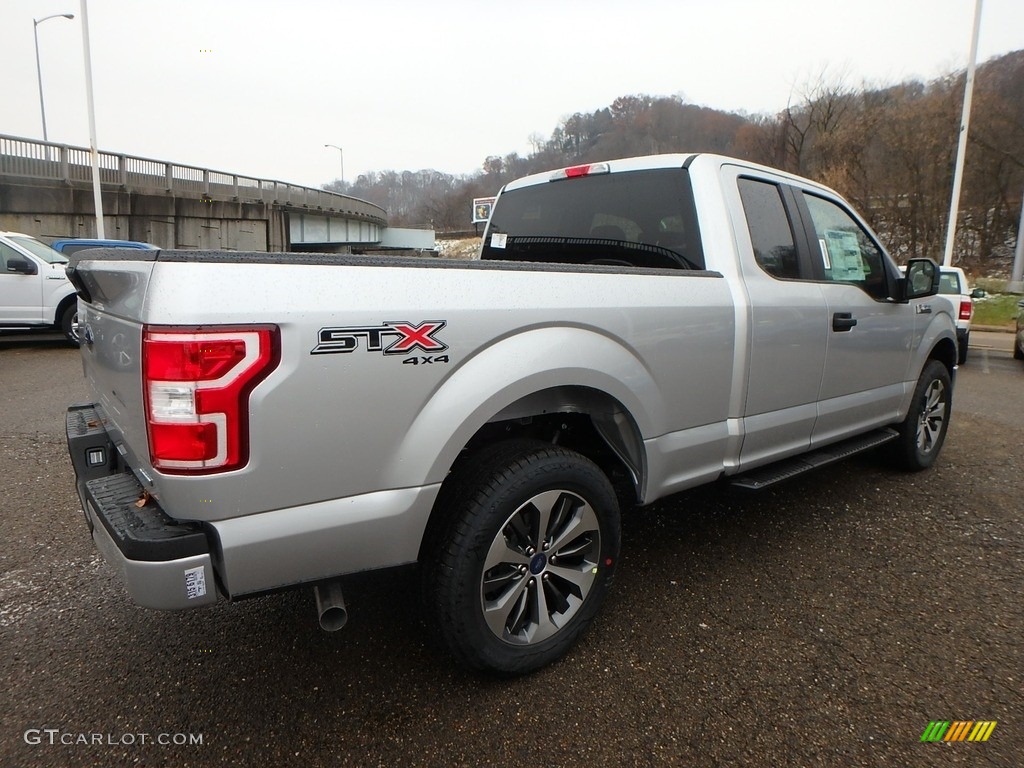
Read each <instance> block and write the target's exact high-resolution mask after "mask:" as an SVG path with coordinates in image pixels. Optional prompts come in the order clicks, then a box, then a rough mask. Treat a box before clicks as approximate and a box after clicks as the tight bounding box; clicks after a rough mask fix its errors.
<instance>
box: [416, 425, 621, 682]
mask: <svg viewBox="0 0 1024 768" xmlns="http://www.w3.org/2000/svg"><path fill="white" fill-rule="evenodd" d="M449 481H450V482H451V486H450V487H452V488H455V489H456V490H454V491H453V492H452V493H451V494H449V495H448V496H447V497H442V498H443V499H444V501H445V503H448V502H449V501H450V506H449V508H448V509H446V510H443V512H445V513H446V514H447V515H448V518H447V522H446V524H444V526H443V529H442V530H440V531H439V532H438V535H437V537H436V538H435V540H434V542H435V543H434V547H432V551H428V552H425V553H424V554H425V573H424V578H425V587H426V596H427V600H428V606H427V608H428V610H429V611H430V614H431V618H432V620H433V623H434V627H435V632H436V633H437V634H438V636H439V638H440V640H441V642H442V644H443V645H444V646H446V647H447V649H448V650H449V651H450V652H452V653H453V654H454V655H455V656H456V658H458V659H459V660H460V661H461V662H462V663H464V664H465V665H467V666H469V667H471V668H474V669H478V670H483V671H487V672H491V673H496V674H500V675H517V674H524V673H527V672H532V671H534V670H536V669H539V668H540V667H542V666H544V665H546V664H549V663H551V662H552V661H554V660H556V659H558V658H559V657H561V656H562V655H564V654H565V653H566V652H567V651H568V650H569V648H570V647H571V646H572V645H573V643H575V641H576V640H577V639H578V638H579V636H580V635H581V634H582V633H583V631H584V630H585V629H586V628H587V626H588V625H589V624H590V622H591V620H592V619H593V618H594V615H595V614H596V613H597V611H598V609H599V608H600V607H601V604H602V602H603V601H604V598H605V594H606V593H607V591H608V587H609V585H610V584H611V581H612V574H613V572H614V566H615V565H616V561H617V558H618V553H619V509H618V501H617V499H616V497H615V493H614V491H613V490H612V486H611V484H610V483H609V481H608V479H607V477H606V476H605V475H604V473H603V472H602V471H601V470H600V469H599V468H598V467H597V466H596V465H595V464H594V463H593V462H591V461H590V460H589V459H587V458H585V457H583V456H581V455H580V454H578V453H576V452H574V451H570V450H566V449H564V448H561V447H558V446H553V445H548V444H545V443H540V442H533V441H513V442H509V443H504V444H498V445H494V446H490V447H488V448H486V449H484V450H483V451H482V452H481V453H479V454H478V455H477V456H475V457H474V459H473V461H471V462H467V464H466V465H464V468H463V470H461V471H457V474H456V475H455V476H453V477H451V478H449Z"/></svg>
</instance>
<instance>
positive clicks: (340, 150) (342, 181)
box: [324, 144, 345, 188]
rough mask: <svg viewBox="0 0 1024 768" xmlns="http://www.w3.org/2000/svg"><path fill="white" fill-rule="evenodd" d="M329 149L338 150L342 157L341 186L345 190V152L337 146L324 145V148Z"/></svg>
mask: <svg viewBox="0 0 1024 768" xmlns="http://www.w3.org/2000/svg"><path fill="white" fill-rule="evenodd" d="M327 147H334V149H336V150H338V154H339V155H340V156H341V186H342V188H344V187H345V150H343V149H342V148H341V147H339V146H338V145H337V144H324V148H325V149H326V148H327Z"/></svg>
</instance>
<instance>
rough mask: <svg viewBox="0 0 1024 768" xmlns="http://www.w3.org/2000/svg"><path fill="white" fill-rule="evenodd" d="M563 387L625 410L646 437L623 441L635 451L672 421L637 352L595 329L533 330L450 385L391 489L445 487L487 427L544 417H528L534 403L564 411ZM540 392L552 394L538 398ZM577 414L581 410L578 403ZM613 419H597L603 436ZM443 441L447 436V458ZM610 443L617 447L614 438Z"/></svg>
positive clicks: (392, 476)
mask: <svg viewBox="0 0 1024 768" xmlns="http://www.w3.org/2000/svg"><path fill="white" fill-rule="evenodd" d="M595 362H599V366H598V365H595ZM598 367H599V368H600V370H598ZM562 387H571V388H574V391H576V389H577V388H583V389H587V390H594V391H595V392H596V393H604V395H606V396H607V397H610V398H612V400H614V401H615V402H617V403H619V404H621V408H622V410H623V411H624V412H625V416H628V419H629V420H630V422H631V424H633V425H635V429H636V430H637V431H638V432H639V434H638V435H637V436H636V438H635V440H633V441H630V440H628V439H625V438H620V439H619V441H618V442H619V443H620V444H622V445H626V446H628V445H629V443H630V442H632V444H633V446H634V447H631V448H629V447H627V448H624V449H623V450H627V451H630V452H635V451H638V450H640V449H639V448H638V447H636V446H638V445H639V440H640V439H642V436H643V435H650V434H652V433H653V434H657V432H656V431H655V430H656V425H659V424H662V423H663V422H664V413H665V401H664V397H663V395H662V393H661V392H660V391H659V390H658V387H657V385H656V383H655V381H654V379H653V377H652V376H651V374H650V371H648V370H647V369H646V368H645V366H644V364H643V362H642V361H641V360H640V359H639V357H638V356H637V355H636V354H635V353H634V352H633V351H632V350H630V349H628V348H627V347H625V346H624V345H623V344H621V343H620V342H618V341H616V340H614V339H611V338H608V337H607V336H604V335H602V334H600V333H599V332H596V331H594V330H591V329H588V328H565V327H561V328H554V329H552V328H544V329H534V330H528V331H524V332H521V333H518V334H516V335H514V336H512V337H507V338H505V339H502V340H500V341H498V342H496V343H494V344H492V345H491V346H489V347H487V348H485V349H483V350H481V351H480V352H478V353H477V354H476V355H475V356H473V357H472V358H471V359H469V360H467V361H466V362H465V363H463V364H462V366H461V367H460V368H459V369H458V370H457V371H455V372H454V373H453V374H452V375H451V376H449V377H448V378H447V379H446V380H445V381H444V383H443V384H442V385H441V386H440V387H439V388H438V390H437V391H436V392H435V393H434V394H433V396H432V397H431V398H430V400H429V401H428V402H427V404H426V405H425V406H424V408H423V409H422V410H421V411H420V413H419V414H418V416H417V418H416V420H415V421H414V422H413V423H412V425H411V426H410V427H409V429H408V431H407V432H406V435H405V438H404V439H403V441H402V443H401V445H400V447H399V449H398V450H397V451H396V452H395V454H394V456H393V457H392V461H391V464H390V466H389V467H388V470H387V474H386V482H387V483H388V485H387V486H385V487H403V486H406V487H407V486H409V485H425V484H430V483H439V482H441V481H442V480H444V478H445V475H447V473H448V471H449V469H450V468H451V466H452V465H453V464H454V463H455V459H456V458H457V457H458V455H459V453H460V452H461V451H462V449H463V448H464V447H465V446H466V445H467V444H468V443H469V441H470V440H471V439H472V438H473V436H474V435H475V434H476V433H477V432H478V431H479V430H480V429H481V428H482V427H483V426H484V425H485V424H487V423H488V422H491V421H494V420H496V419H499V418H501V419H504V418H521V417H524V416H528V415H538V414H537V413H534V414H528V413H526V412H525V411H526V410H529V407H528V406H529V405H530V404H531V403H532V404H533V405H534V407H539V408H541V409H542V411H541V412H543V409H545V408H549V407H557V404H558V402H560V401H559V400H558V399H557V397H556V399H555V400H554V401H552V400H551V397H552V396H553V395H551V394H550V393H551V392H552V391H553V390H557V389H558V388H562ZM537 393H549V394H546V395H543V396H541V397H540V399H535V398H536V396H537ZM604 402H607V400H604ZM569 407H570V410H573V411H576V412H580V411H581V407H580V403H579V401H578V399H577V398H573V400H572V403H571V405H570V406H569ZM605 410H606V411H607V410H608V409H607V407H605ZM612 418H613V415H612V414H611V413H610V412H609V413H604V414H602V415H601V416H600V417H599V418H598V419H596V420H595V426H597V428H598V429H599V431H602V434H604V433H605V430H608V431H609V432H610V431H612V430H613V429H616V428H612V427H608V426H607V423H608V420H609V419H612ZM602 424H604V425H605V426H604V427H602ZM620 431H621V429H620ZM439 435H444V438H443V442H442V448H441V450H440V451H438V450H437V446H438V443H439ZM606 439H608V438H607V437H606ZM609 443H610V445H612V447H613V448H616V445H615V444H614V442H613V439H610V440H609ZM620 447H621V446H620ZM616 450H618V448H616ZM634 462H636V463H639V462H638V461H637V460H636V459H634ZM631 463H632V462H631Z"/></svg>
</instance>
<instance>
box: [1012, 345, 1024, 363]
mask: <svg viewBox="0 0 1024 768" xmlns="http://www.w3.org/2000/svg"><path fill="white" fill-rule="evenodd" d="M1013 359H1014V360H1024V349H1021V347H1020V344H1019V343H1018V342H1016V341H1014V342H1013Z"/></svg>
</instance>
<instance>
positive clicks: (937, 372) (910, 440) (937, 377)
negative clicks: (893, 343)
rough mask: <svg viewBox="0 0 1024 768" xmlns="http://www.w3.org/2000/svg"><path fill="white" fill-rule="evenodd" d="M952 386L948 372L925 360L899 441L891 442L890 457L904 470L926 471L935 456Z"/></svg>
mask: <svg viewBox="0 0 1024 768" xmlns="http://www.w3.org/2000/svg"><path fill="white" fill-rule="evenodd" d="M952 403H953V386H952V380H951V379H950V377H949V370H948V369H947V368H946V366H944V365H943V364H942V363H940V362H939V361H938V360H929V361H928V363H927V364H926V365H925V367H924V370H923V371H921V378H919V379H918V380H917V386H916V387H915V388H914V399H913V400H912V402H911V404H910V411H909V412H908V413H907V418H906V419H904V420H903V422H902V423H901V424H900V425H899V428H898V429H899V433H900V436H899V439H897V440H896V441H895V442H894V443H893V451H894V458H895V460H896V462H897V463H898V464H899V465H900V466H901V467H903V468H904V469H909V470H911V471H918V470H922V469H927V468H928V467H930V466H931V465H932V464H934V463H935V460H936V459H937V458H938V457H939V451H941V450H942V443H943V442H944V441H945V439H946V430H948V429H949V417H950V412H951V406H952Z"/></svg>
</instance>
